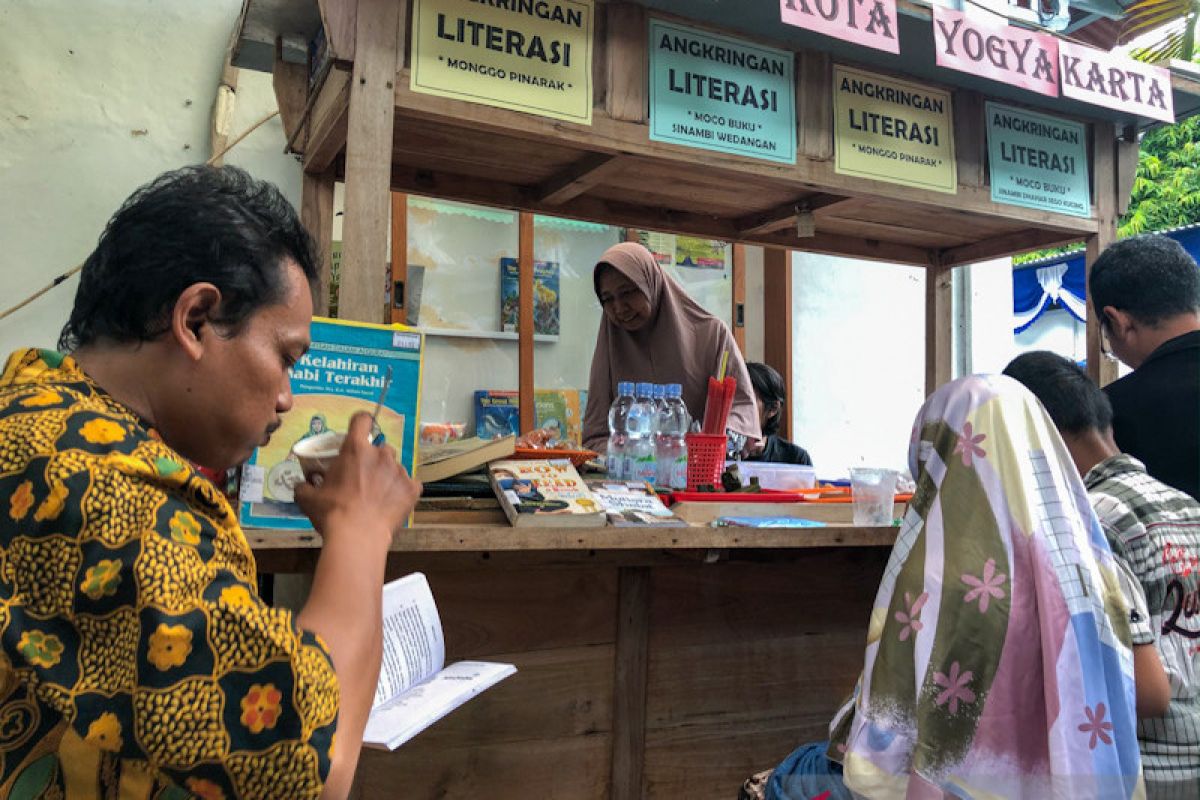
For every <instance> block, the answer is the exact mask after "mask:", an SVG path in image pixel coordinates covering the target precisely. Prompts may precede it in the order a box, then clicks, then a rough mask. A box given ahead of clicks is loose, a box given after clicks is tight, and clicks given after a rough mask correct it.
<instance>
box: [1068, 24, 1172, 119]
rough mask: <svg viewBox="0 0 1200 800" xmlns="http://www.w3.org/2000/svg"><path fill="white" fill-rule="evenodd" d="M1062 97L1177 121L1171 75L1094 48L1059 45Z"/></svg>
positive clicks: (1154, 67)
mask: <svg viewBox="0 0 1200 800" xmlns="http://www.w3.org/2000/svg"><path fill="white" fill-rule="evenodd" d="M1058 55H1059V75H1060V77H1061V79H1062V80H1061V82H1062V93H1063V97H1070V98H1072V99H1073V100H1082V101H1083V102H1085V103H1091V104H1093V105H1097V106H1104V107H1105V108H1113V109H1116V110H1117V111H1128V112H1129V113H1131V114H1137V115H1138V116H1141V117H1150V118H1151V119H1160V120H1162V121H1163V122H1174V121H1175V100H1174V98H1173V97H1172V96H1171V73H1170V72H1168V71H1167V70H1165V69H1163V68H1162V67H1156V66H1153V65H1151V64H1144V63H1142V62H1141V61H1134V60H1133V59H1132V58H1125V57H1124V56H1119V55H1115V54H1113V53H1106V52H1104V51H1103V50H1097V49H1096V48H1094V47H1087V46H1086V45H1082V44H1074V43H1072V42H1066V41H1061V42H1059V43H1058Z"/></svg>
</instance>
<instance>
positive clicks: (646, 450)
mask: <svg viewBox="0 0 1200 800" xmlns="http://www.w3.org/2000/svg"><path fill="white" fill-rule="evenodd" d="M653 392H654V386H653V384H650V383H639V384H637V390H636V392H635V397H636V398H637V399H636V400H634V402H633V405H632V406H630V408H629V415H628V416H627V417H626V418H625V426H626V430H627V431H628V432H629V440H628V444H627V445H626V449H625V474H624V480H627V481H643V482H645V483H649V484H654V483H655V482H656V481H657V480H658V460H657V458H656V453H655V430H654V426H655V424H656V423H657V420H656V419H655V416H656V415H655V413H654V398H653V397H652V394H653Z"/></svg>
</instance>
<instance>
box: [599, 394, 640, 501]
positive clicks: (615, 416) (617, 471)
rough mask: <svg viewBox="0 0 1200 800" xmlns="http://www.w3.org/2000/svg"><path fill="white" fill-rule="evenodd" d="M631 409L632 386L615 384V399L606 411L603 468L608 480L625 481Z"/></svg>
mask: <svg viewBox="0 0 1200 800" xmlns="http://www.w3.org/2000/svg"><path fill="white" fill-rule="evenodd" d="M632 407H633V384H632V383H630V382H628V381H621V382H620V383H618V384H617V398H616V399H615V400H613V404H612V407H611V408H609V409H608V450H607V452H606V458H605V466H606V467H607V468H608V477H609V479H610V480H618V481H619V480H625V478H626V477H627V476H626V475H625V469H626V461H625V459H626V456H627V455H628V453H627V451H628V449H629V428H628V421H629V409H630V408H632Z"/></svg>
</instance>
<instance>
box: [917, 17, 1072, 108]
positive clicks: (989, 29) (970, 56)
mask: <svg viewBox="0 0 1200 800" xmlns="http://www.w3.org/2000/svg"><path fill="white" fill-rule="evenodd" d="M933 44H934V48H935V50H936V52H937V65H938V66H939V67H949V68H950V69H956V70H958V71H960V72H968V73H970V74H972V75H982V76H983V77H985V78H991V79H992V80H994V81H1000V82H1001V83H1007V84H1009V85H1010V86H1019V87H1021V88H1022V89H1028V90H1029V91H1031V92H1038V93H1039V94H1044V95H1048V96H1049V97H1058V40H1057V39H1055V38H1054V37H1053V36H1048V35H1047V34H1044V33H1037V32H1035V31H1028V30H1025V29H1024V28H1016V27H1013V26H1011V25H1005V24H1003V23H997V22H992V21H990V20H986V19H979V18H975V17H968V16H967V15H966V14H963V13H962V12H961V11H954V10H952V9H949V8H942V7H941V6H934V7H933Z"/></svg>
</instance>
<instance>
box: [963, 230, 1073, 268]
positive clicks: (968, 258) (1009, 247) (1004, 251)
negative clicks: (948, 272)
mask: <svg viewBox="0 0 1200 800" xmlns="http://www.w3.org/2000/svg"><path fill="white" fill-rule="evenodd" d="M1079 238H1080V237H1079V235H1078V234H1069V233H1058V232H1057V231H1040V230H1037V229H1036V228H1034V229H1026V230H1021V231H1016V232H1014V233H1006V234H1004V235H1003V236H996V237H994V238H992V239H983V240H981V241H978V242H972V243H971V244H964V245H961V246H959V247H948V248H946V249H944V250H942V251H941V254H940V262H939V263H941V264H943V265H944V266H947V267H956V266H958V265H960V264H976V263H978V262H980V261H987V260H988V259H989V258H1000V257H1002V256H1012V255H1016V254H1018V253H1027V252H1029V251H1030V250H1040V249H1042V248H1044V247H1058V246H1060V245H1064V244H1074V243H1075V242H1078V241H1079Z"/></svg>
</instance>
